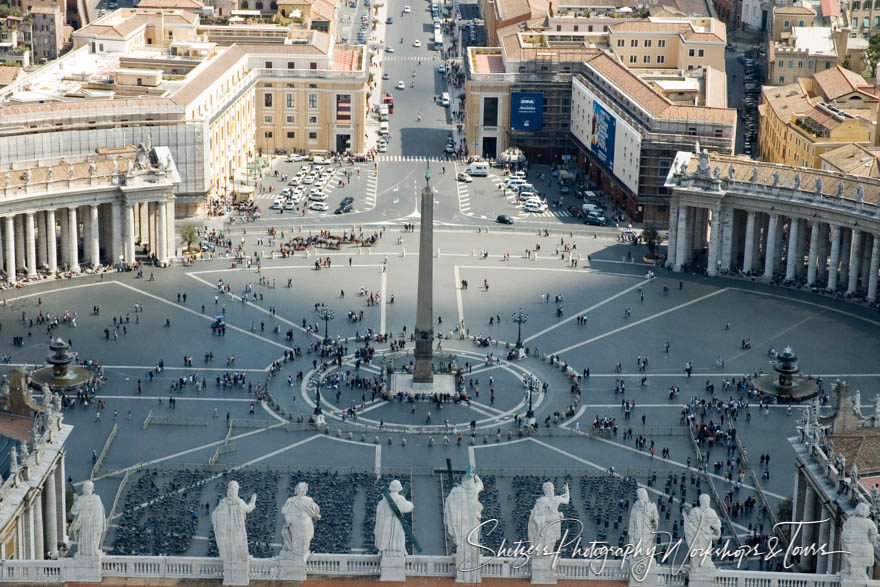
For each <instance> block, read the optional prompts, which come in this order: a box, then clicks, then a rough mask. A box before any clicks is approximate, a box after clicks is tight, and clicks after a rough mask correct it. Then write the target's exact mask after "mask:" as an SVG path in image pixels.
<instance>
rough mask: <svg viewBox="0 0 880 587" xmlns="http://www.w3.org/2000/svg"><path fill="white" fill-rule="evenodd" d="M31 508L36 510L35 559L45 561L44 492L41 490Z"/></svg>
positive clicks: (38, 491)
mask: <svg viewBox="0 0 880 587" xmlns="http://www.w3.org/2000/svg"><path fill="white" fill-rule="evenodd" d="M31 507H32V508H33V509H34V558H35V559H36V560H43V559H44V558H46V549H44V548H43V492H42V491H40V490H39V489H38V490H37V496H36V497H35V498H34V502H33V503H32V504H31Z"/></svg>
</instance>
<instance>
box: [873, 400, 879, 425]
mask: <svg viewBox="0 0 880 587" xmlns="http://www.w3.org/2000/svg"><path fill="white" fill-rule="evenodd" d="M874 428H880V394H878V395H875V396H874Z"/></svg>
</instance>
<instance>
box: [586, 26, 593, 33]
mask: <svg viewBox="0 0 880 587" xmlns="http://www.w3.org/2000/svg"><path fill="white" fill-rule="evenodd" d="M587 32H588V33H592V32H593V25H589V26H588V27H587Z"/></svg>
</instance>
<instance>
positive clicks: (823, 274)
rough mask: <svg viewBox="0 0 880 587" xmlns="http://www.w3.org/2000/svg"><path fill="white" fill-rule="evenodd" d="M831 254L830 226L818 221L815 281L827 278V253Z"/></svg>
mask: <svg viewBox="0 0 880 587" xmlns="http://www.w3.org/2000/svg"><path fill="white" fill-rule="evenodd" d="M830 254H831V226H830V225H828V224H826V223H825V222H819V255H818V258H817V259H816V261H817V264H816V281H818V282H822V281H827V280H828V255H830Z"/></svg>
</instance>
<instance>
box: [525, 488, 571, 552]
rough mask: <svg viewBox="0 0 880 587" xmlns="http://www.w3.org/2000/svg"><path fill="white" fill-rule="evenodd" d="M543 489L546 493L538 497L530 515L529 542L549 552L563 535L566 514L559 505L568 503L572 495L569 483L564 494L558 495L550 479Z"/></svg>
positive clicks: (542, 550) (541, 550)
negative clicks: (569, 490) (563, 521)
mask: <svg viewBox="0 0 880 587" xmlns="http://www.w3.org/2000/svg"><path fill="white" fill-rule="evenodd" d="M542 489H543V491H544V495H542V496H541V497H539V498H538V500H537V501H536V502H535V507H533V508H532V513H531V514H530V515H529V530H528V531H529V542H530V543H531V545H532V546H534V547H536V548H539V549H540V553H541V554H549V553H551V552H553V549H554V547H555V546H556V543H557V542H558V541H559V538H560V537H561V536H562V519H563V518H564V517H565V516H564V515H563V513H562V512H560V511H559V506H560V505H563V504H566V505H567V504H568V503H569V501H570V496H569V492H568V484H567V483H566V485H565V488H564V491H563V493H562V495H556V489H555V488H554V487H553V483H551V482H550V481H547V482H546V483H544V485H543V486H542Z"/></svg>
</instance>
